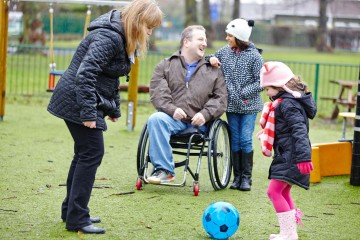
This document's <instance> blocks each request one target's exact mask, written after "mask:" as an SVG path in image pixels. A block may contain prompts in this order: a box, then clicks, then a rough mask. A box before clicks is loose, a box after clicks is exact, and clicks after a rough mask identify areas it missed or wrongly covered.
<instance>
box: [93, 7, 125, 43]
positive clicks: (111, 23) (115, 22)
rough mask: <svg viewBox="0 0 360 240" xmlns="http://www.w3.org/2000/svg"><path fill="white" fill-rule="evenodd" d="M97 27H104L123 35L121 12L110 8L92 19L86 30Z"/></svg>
mask: <svg viewBox="0 0 360 240" xmlns="http://www.w3.org/2000/svg"><path fill="white" fill-rule="evenodd" d="M98 28H106V29H110V30H113V31H115V32H118V33H119V34H121V35H122V36H123V37H124V30H123V27H122V23H121V13H120V11H118V10H111V11H110V12H108V13H105V14H104V15H101V16H99V17H98V18H96V19H95V20H93V21H92V22H91V23H90V24H89V27H88V31H93V30H95V29H98Z"/></svg>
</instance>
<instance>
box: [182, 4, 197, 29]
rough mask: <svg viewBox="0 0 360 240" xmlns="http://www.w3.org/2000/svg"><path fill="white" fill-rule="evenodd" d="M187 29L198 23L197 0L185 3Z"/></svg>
mask: <svg viewBox="0 0 360 240" xmlns="http://www.w3.org/2000/svg"><path fill="white" fill-rule="evenodd" d="M185 15H186V17H185V23H184V24H185V27H186V26H189V25H193V24H196V23H197V19H196V0H186V2H185Z"/></svg>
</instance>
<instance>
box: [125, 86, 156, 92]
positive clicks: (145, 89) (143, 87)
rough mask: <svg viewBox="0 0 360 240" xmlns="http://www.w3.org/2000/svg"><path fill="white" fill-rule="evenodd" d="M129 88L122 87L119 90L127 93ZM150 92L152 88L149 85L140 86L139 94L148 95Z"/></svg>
mask: <svg viewBox="0 0 360 240" xmlns="http://www.w3.org/2000/svg"><path fill="white" fill-rule="evenodd" d="M128 88H129V86H128V85H120V86H119V90H120V92H127V91H128ZM149 91H150V87H149V86H147V85H139V86H138V93H148V92H149Z"/></svg>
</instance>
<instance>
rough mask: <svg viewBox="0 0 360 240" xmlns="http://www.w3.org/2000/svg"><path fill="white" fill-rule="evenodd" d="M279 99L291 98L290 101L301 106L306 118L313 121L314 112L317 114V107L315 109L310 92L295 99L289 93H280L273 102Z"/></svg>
mask: <svg viewBox="0 0 360 240" xmlns="http://www.w3.org/2000/svg"><path fill="white" fill-rule="evenodd" d="M280 97H281V98H291V99H293V100H295V101H297V102H299V103H300V104H301V106H302V107H303V108H304V110H305V113H306V116H307V117H308V118H310V119H314V117H315V115H316V112H317V107H316V103H315V101H314V98H313V96H312V94H311V93H310V92H308V93H306V94H302V96H301V97H300V98H295V97H294V96H293V95H291V94H290V93H287V92H280V93H279V94H278V95H276V96H275V97H274V98H273V99H274V100H275V99H277V98H280Z"/></svg>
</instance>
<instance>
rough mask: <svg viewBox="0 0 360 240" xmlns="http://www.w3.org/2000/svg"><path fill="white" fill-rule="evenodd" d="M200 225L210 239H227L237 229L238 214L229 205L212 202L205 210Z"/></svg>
mask: <svg viewBox="0 0 360 240" xmlns="http://www.w3.org/2000/svg"><path fill="white" fill-rule="evenodd" d="M202 223H203V226H204V229H205V231H206V232H207V233H208V234H209V235H210V236H211V237H212V238H215V239H227V238H229V237H231V236H232V235H234V234H235V232H236V231H237V229H238V228H239V225H240V214H239V212H238V211H237V209H236V208H235V207H234V206H233V205H232V204H231V203H228V202H221V201H219V202H214V203H212V204H210V205H209V206H208V207H207V208H206V209H205V211H204V214H203V217H202Z"/></svg>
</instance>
